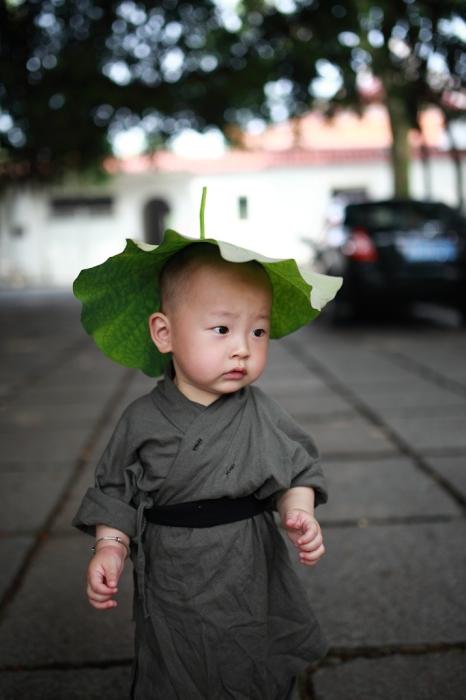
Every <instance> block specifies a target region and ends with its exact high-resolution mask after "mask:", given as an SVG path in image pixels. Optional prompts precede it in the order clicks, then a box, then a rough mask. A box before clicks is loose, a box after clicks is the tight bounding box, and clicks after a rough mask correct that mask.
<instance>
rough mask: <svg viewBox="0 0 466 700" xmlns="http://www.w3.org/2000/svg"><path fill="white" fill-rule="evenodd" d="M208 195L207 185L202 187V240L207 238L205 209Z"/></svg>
mask: <svg viewBox="0 0 466 700" xmlns="http://www.w3.org/2000/svg"><path fill="white" fill-rule="evenodd" d="M206 197H207V187H203V188H202V198H201V212H200V220H201V241H203V240H204V239H205V224H204V210H205V200H206Z"/></svg>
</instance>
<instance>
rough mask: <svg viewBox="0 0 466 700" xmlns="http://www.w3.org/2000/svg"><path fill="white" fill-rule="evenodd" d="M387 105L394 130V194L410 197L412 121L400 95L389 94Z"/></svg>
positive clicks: (392, 129)
mask: <svg viewBox="0 0 466 700" xmlns="http://www.w3.org/2000/svg"><path fill="white" fill-rule="evenodd" d="M386 105H387V109H388V115H389V118H390V128H391V132H392V147H391V160H392V173H393V195H394V196H395V197H409V191H410V190H409V165H410V148H409V141H408V133H409V129H410V121H409V117H408V114H407V110H406V107H405V104H404V101H403V100H402V99H401V98H400V97H396V96H390V95H387V98H386Z"/></svg>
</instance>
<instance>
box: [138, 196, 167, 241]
mask: <svg viewBox="0 0 466 700" xmlns="http://www.w3.org/2000/svg"><path fill="white" fill-rule="evenodd" d="M169 211H170V207H169V206H168V204H167V202H166V201H165V200H164V199H149V201H148V202H146V204H145V206H144V240H145V242H146V243H152V244H153V245H158V244H159V243H161V242H162V236H163V232H164V231H165V218H166V216H167V214H168V212H169Z"/></svg>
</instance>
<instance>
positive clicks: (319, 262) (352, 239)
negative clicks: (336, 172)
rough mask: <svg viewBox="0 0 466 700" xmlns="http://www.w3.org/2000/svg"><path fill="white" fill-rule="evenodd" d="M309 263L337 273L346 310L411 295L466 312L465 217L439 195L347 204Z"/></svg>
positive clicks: (395, 304) (401, 301)
mask: <svg viewBox="0 0 466 700" xmlns="http://www.w3.org/2000/svg"><path fill="white" fill-rule="evenodd" d="M315 267H316V268H317V269H318V270H319V271H321V272H325V273H327V274H331V275H341V276H343V278H344V283H343V287H342V289H341V290H340V292H339V293H338V296H337V305H338V304H340V307H342V306H346V307H348V306H350V307H351V308H352V309H353V311H364V310H367V309H370V308H372V309H373V308H374V307H377V308H380V310H382V309H383V308H387V307H389V308H391V309H396V308H399V306H400V305H405V304H407V303H409V302H413V301H426V302H435V303H440V304H447V305H449V306H453V307H455V308H457V309H458V310H459V311H460V312H461V314H462V318H463V320H464V319H465V318H466V219H465V218H464V217H463V216H462V215H461V214H460V213H459V212H458V211H457V210H455V209H453V208H451V207H449V206H447V205H446V204H443V203H440V202H424V201H415V200H400V199H390V200H384V201H369V202H363V203H357V204H347V205H346V206H345V207H344V208H343V212H342V222H341V224H338V225H332V226H329V227H328V228H327V230H326V232H325V237H324V241H323V242H322V244H321V245H320V246H318V249H317V253H316V259H315Z"/></svg>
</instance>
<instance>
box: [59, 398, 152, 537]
mask: <svg viewBox="0 0 466 700" xmlns="http://www.w3.org/2000/svg"><path fill="white" fill-rule="evenodd" d="M131 438H132V429H131V421H130V417H129V412H128V410H126V411H125V413H124V414H123V416H122V417H121V419H120V421H119V422H118V424H117V426H116V428H115V431H114V433H113V435H112V437H111V439H110V442H109V443H108V445H107V447H106V449H105V451H104V453H103V455H102V457H101V458H100V460H99V462H98V464H97V468H96V473H95V486H94V488H89V489H88V491H87V493H86V494H85V496H84V498H83V500H82V502H81V505H80V507H79V510H78V512H77V513H76V516H75V517H74V519H73V522H72V524H73V526H74V527H77V528H78V529H79V530H82V531H83V532H86V533H87V534H90V535H94V534H95V528H96V525H107V526H108V527H113V528H116V529H117V530H121V531H122V532H124V533H126V534H127V535H128V536H129V537H130V538H133V537H135V535H136V530H137V517H136V515H137V509H136V507H135V505H134V503H132V501H133V499H134V497H135V488H134V486H133V485H134V483H135V476H136V475H137V473H138V471H139V470H140V465H139V462H138V455H137V450H136V447H135V446H134V439H133V440H132V439H131Z"/></svg>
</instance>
